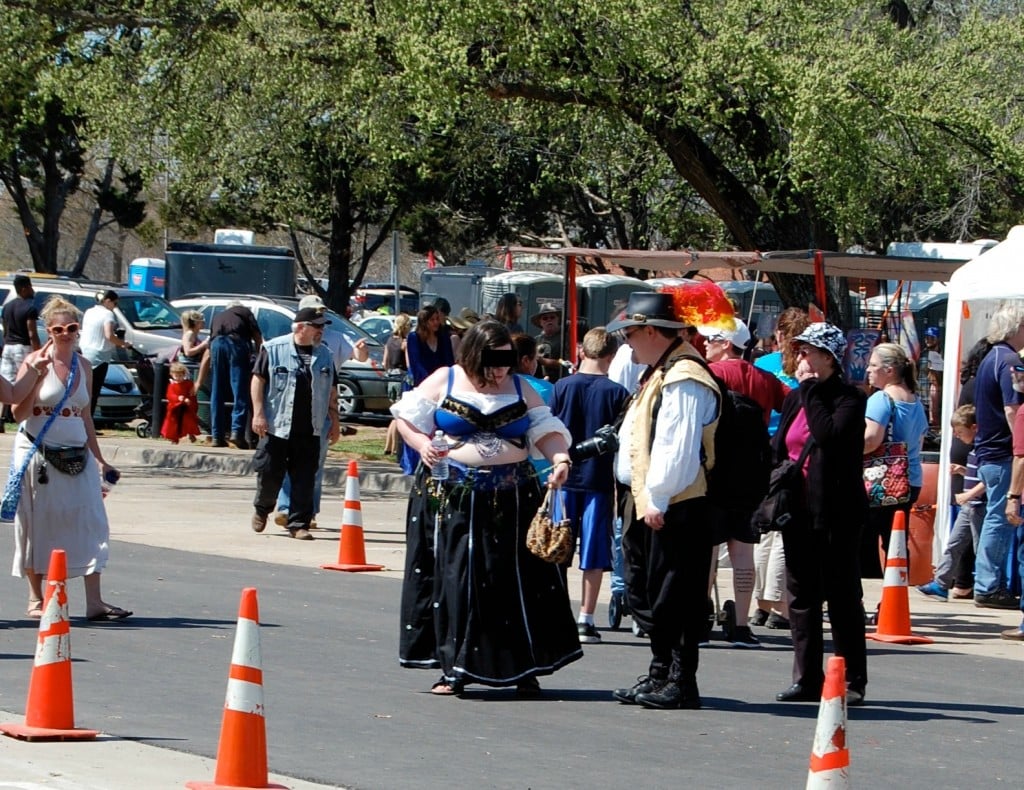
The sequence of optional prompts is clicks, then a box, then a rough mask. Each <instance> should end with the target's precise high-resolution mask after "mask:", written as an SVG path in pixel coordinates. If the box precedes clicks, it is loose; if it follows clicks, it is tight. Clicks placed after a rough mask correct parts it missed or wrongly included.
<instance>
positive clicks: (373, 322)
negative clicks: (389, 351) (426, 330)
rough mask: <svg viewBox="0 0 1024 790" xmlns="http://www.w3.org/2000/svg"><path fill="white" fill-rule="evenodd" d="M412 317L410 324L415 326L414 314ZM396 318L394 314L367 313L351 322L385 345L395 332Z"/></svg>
mask: <svg viewBox="0 0 1024 790" xmlns="http://www.w3.org/2000/svg"><path fill="white" fill-rule="evenodd" d="M411 317H412V326H413V328H415V326H416V316H415V315H413V316H411ZM396 318H398V316H396V315H381V314H380V313H369V314H367V315H364V316H363V317H362V318H358V319H356V320H355V321H353V323H354V324H355V325H356V326H358V327H359V328H360V329H362V330H363V331H364V332H366V333H367V334H368V335H370V336H371V337H372V338H373V339H374V340H376V341H377V342H378V343H380V344H381V345H385V344H386V343H387V342H388V338H389V337H391V335H393V334H394V332H395V319H396Z"/></svg>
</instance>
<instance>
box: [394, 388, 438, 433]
mask: <svg viewBox="0 0 1024 790" xmlns="http://www.w3.org/2000/svg"><path fill="white" fill-rule="evenodd" d="M436 411H437V403H436V402H435V401H432V400H428V399H427V398H424V397H423V396H422V395H420V393H419V392H418V391H417V390H409V391H408V392H405V393H402V397H401V399H400V400H399V401H398V402H397V403H395V404H393V405H392V406H391V415H392V416H393V417H395V418H396V419H399V420H405V421H406V422H408V423H410V424H411V425H412V426H413V427H414V428H416V430H418V431H420V432H421V433H425V434H427V435H428V436H431V435H433V433H434V427H435V426H434V412H436Z"/></svg>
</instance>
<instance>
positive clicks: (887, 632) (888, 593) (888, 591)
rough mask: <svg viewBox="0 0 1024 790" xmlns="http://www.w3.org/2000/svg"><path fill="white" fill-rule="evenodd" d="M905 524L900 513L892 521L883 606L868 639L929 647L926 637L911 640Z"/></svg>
mask: <svg viewBox="0 0 1024 790" xmlns="http://www.w3.org/2000/svg"><path fill="white" fill-rule="evenodd" d="M907 576H908V572H907V521H906V516H905V515H904V513H903V511H902V510H898V511H896V515H895V516H893V519H892V534H891V535H890V536H889V555H888V556H887V557H886V558H885V577H884V578H883V579H882V604H881V606H880V607H879V609H878V627H877V629H876V630H875V633H873V634H867V638H868V639H874V640H875V641H877V642H896V643H898V644H901V645H930V644H931V643H932V641H933V640H931V639H929V638H928V637H926V636H914V635H913V634H912V633H911V630H910V598H909V594H908V592H907Z"/></svg>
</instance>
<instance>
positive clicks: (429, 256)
mask: <svg viewBox="0 0 1024 790" xmlns="http://www.w3.org/2000/svg"><path fill="white" fill-rule="evenodd" d="M435 266H437V261H436V260H434V251H433V250H427V268H428V269H433V268H434V267H435Z"/></svg>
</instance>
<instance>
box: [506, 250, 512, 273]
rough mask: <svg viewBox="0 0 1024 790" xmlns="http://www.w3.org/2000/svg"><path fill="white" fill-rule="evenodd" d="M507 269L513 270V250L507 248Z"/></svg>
mask: <svg viewBox="0 0 1024 790" xmlns="http://www.w3.org/2000/svg"><path fill="white" fill-rule="evenodd" d="M505 271H508V272H510V271H512V250H508V249H506V250H505Z"/></svg>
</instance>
